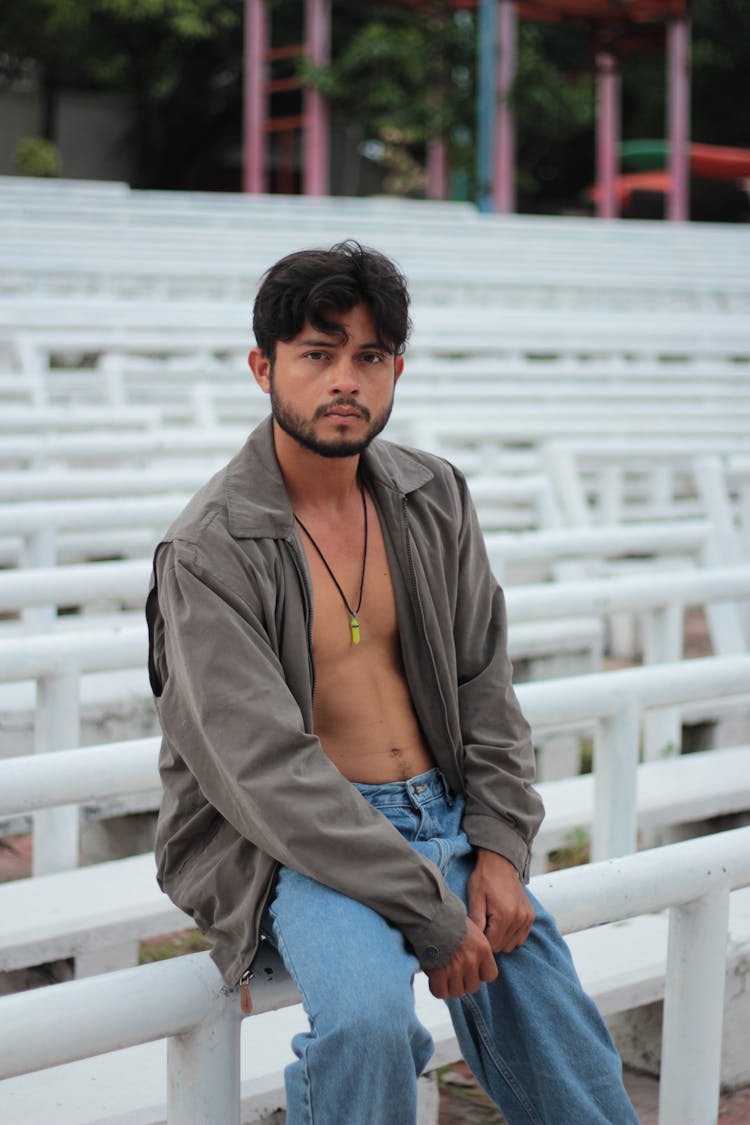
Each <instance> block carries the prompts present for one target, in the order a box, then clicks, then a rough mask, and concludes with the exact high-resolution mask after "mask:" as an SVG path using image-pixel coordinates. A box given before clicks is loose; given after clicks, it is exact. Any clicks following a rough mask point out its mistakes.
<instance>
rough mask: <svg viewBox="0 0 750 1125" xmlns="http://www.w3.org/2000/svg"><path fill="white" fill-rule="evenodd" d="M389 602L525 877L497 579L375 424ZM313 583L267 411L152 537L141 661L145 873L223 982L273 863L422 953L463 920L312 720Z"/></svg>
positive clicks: (488, 843) (473, 534)
mask: <svg viewBox="0 0 750 1125" xmlns="http://www.w3.org/2000/svg"><path fill="white" fill-rule="evenodd" d="M362 471H363V475H364V479H365V480H366V483H367V487H368V490H369V491H370V494H371V495H372V498H373V500H374V502H375V504H376V506H377V509H378V513H379V516H380V522H381V525H382V528H383V534H384V539H385V544H386V549H387V552H388V557H389V562H390V568H391V576H392V581H393V587H394V596H395V599H396V609H397V615H398V622H399V633H400V640H401V649H402V655H403V662H404V668H405V672H406V677H407V680H408V685H409V690H410V693H411V698H412V701H413V704H414V708H415V712H416V715H417V717H418V719H419V723H420V725H421V728H422V731H423V733H424V736H425V738H426V741H427V744H428V746H429V748H430V750H431V751H432V754H433V756H434V759H435V763H436V765H437V766H438V767H439V768H440V769H441V770H442V771H443V773H444V774H445V776H446V778H447V780H448V782H449V784H450V785H451V787H452V788H453V790H454V791H455V792H457V793H461V794H463V795H464V796H465V798H466V812H465V816H464V829H465V831H466V833H467V836H468V838H469V840H470V841H471V842H472V843H473V844H474V845H475V846H478V847H484V848H489V849H491V850H493V851H496V852H499V853H500V854H502V855H504V856H506V857H507V858H508V859H509V860H510V861H511V862H512V863H513V864H514V865H515V866H516V868H517V869H518V871H519V873H520V875H521V876H522V877H523V878H524V879H525V878H527V876H528V864H529V850H530V846H531V841H532V839H533V837H534V835H535V833H536V831H537V829H538V826H539V823H540V821H541V818H542V805H541V801H540V799H539V797H538V795H537V794H536V793H535V791H534V790H533V789H532V788H531V781H532V775H533V754H532V749H531V743H530V739H529V730H528V726H527V724H526V722H525V720H524V718H523V717H522V715H521V713H520V710H519V707H518V703H517V701H516V697H515V694H514V692H513V688H512V685H511V671H512V670H511V665H510V662H509V660H508V656H507V645H506V639H507V636H506V634H507V626H506V618H505V606H504V599H503V595H502V592H501V591H500V589H499V587H498V586H497V583H496V582H495V581H494V579H493V577H492V574H491V572H490V568H489V565H488V561H487V557H486V553H485V548H484V541H483V538H482V534H481V532H480V529H479V526H478V523H477V518H476V513H475V511H474V508H473V505H472V503H471V501H470V498H469V496H468V492H467V489H466V485H465V482H464V480H463V478H462V477H461V475H460V474H459V473H458V472H457V471H456V470H455V469H453V468H452V467H451V466H450V465H448V464H447V463H446V462H443V461H441V460H440V459H439V458H436V457H433V456H430V455H428V454H425V453H420V452H417V451H413V450H408V449H405V448H403V447H400V446H397V445H393V444H391V443H389V442H385V441H382V440H376V441H374V442H373V443H372V444H371V445H370V447H369V448H368V450H367V451H366V452H365V453H364V454H363V455H362ZM312 612H313V607H312V588H311V583H310V577H309V572H308V569H307V564H306V560H305V555H304V551H303V549H302V545H301V542H300V540H299V537H298V533H297V530H296V527H295V522H294V518H293V514H292V510H291V507H290V504H289V500H288V498H287V494H286V491H285V488H284V484H283V480H282V477H281V473H280V471H279V467H278V463H277V461H276V456H275V452H274V446H273V435H272V428H271V422H270V419H268V420H266V421H265V422H263V423H261V425H260V426H259V427H258V428H257V429H256V430H255V431H254V432H253V433H252V434H251V435H250V437H249V438H248V440H247V442H246V444H245V445H244V447H243V448H242V449H241V450H240V452H239V453H238V454H237V455H236V456H235V457H234V458H233V460H232V461H230V463H229V464H228V465H227V466H226V468H224V469H223V470H222V471H221V472H219V473H217V474H216V476H214V477H213V478H212V479H211V480H210V481H209V482H208V483H207V484H206V485H205V486H204V487H203V488H202V489H201V490H200V491H199V492H198V493H197V495H196V496H194V497H193V499H192V500H191V501H190V503H189V504H188V505H187V507H186V508H185V510H184V511H183V512H182V514H181V515H180V516H179V517H178V518H177V520H176V521H175V522H174V524H173V525H172V527H171V528H170V529H169V531H168V532H167V534H166V535H165V537H164V539H163V540H162V542H161V543H160V544H159V546H158V547H157V550H156V553H155V556H154V569H153V577H152V583H151V588H150V591H149V595H148V602H147V608H146V616H147V620H148V626H149V672H150V677H151V685H152V688H153V691H154V695H155V697H156V704H157V709H158V713H159V719H160V722H161V727H162V732H163V740H162V747H161V754H160V760H159V765H160V772H161V778H162V783H163V789H164V793H163V799H162V804H161V810H160V813H159V822H158V828H157V838H156V857H157V866H158V879H159V884H160V886H161V887H162V888H163V889H164V891H166V893H167V894H168V895H169V896H170V898H171V899H172V900H173V901H174V902H175V903H176V904H177V905H178V906H180V907H181V908H182V909H183V910H185V911H186V912H187V913H188V914H190V915H191V916H192V917H193V918H194V919H195V921H196V923H197V924H198V926H199V928H200V929H201V930H202V931H203V932H204V933H205V934H207V936H208V937H209V938H210V939H211V940H212V941H213V942H214V948H213V954H212V955H213V957H214V960H215V961H216V963H217V965H218V967H219V969H220V970H221V972H222V973H223V975H224V977H225V978H226V980H227V981H228V982H230V983H236V982H237V981H238V980H239V978H240V976H241V975H242V973H243V971H244V970H245V969H246V968H247V967H248V966H249V964H250V962H251V961H252V958H253V956H254V954H255V952H256V950H257V946H258V940H259V928H260V920H261V916H262V913H263V910H264V908H265V904H266V902H267V901H268V898H269V895H270V893H271V890H272V887H273V882H274V877H275V874H276V871H277V868H278V865H279V864H285V865H286V866H288V867H292V868H294V869H296V870H297V871H300V872H302V873H304V874H306V875H308V876H310V877H312V878H314V879H316V880H318V881H319V882H322V883H325V884H327V885H328V886H330V887H333V888H335V889H336V890H338V891H340V892H342V893H343V894H345V895H348V896H349V897H351V898H355V899H358V900H360V901H361V902H364V903H365V904H366V905H368V906H370V907H372V909H373V910H376V911H377V912H378V913H379V914H381V915H383V917H384V918H386V919H387V920H388V921H389V922H390V923H391V924H392V925H394V926H396V927H398V929H400V930H401V932H402V933H403V935H404V937H405V939H406V941H407V942H408V944H409V945H410V946H411V947H412V948H413V950H414V952H415V953H416V955H417V957H418V958H419V960H420V963H421V964H422V966H423V967H425V968H432V967H435V966H437V965H441V964H444V963H445V962H446V961H447V960H448V958H449V957H450V955H451V954H452V952H453V951H454V949H455V948H456V946H457V945H458V944H459V942H460V940H461V938H462V936H463V934H464V933H465V929H466V911H465V907H464V905H463V903H462V902H461V901H460V900H459V899H458V898H457V897H456V896H455V895H454V894H453V893H452V892H451V891H449V890H448V888H447V886H446V885H445V882H444V880H443V877H442V875H441V874H440V872H439V870H438V869H437V867H436V866H435V865H434V864H433V863H431V862H430V861H429V860H428V859H426V858H424V857H423V856H420V855H419V853H418V852H417V851H416V850H415V849H414V848H413V847H411V845H410V844H408V843H407V842H406V841H405V840H404V839H403V838H402V837H401V835H400V834H399V832H398V831H397V830H396V829H395V828H394V827H393V825H391V824H390V822H389V821H388V820H387V819H386V818H385V817H384V816H383V815H382V814H381V813H380V812H378V811H377V810H376V809H373V808H372V806H371V805H369V804H368V803H367V801H366V800H365V799H364V798H363V797H362V796H361V794H360V793H359V792H358V791H357V790H356V789H355V788H354V786H352V785H351V784H350V782H349V781H347V779H346V778H345V777H344V776H343V775H342V774H341V773H339V771H338V770H337V769H336V767H335V766H334V765H333V763H332V762H331V761H330V760H329V758H328V757H327V756H326V754H325V753H324V751H323V749H322V747H321V745H320V742H319V741H318V739H317V738H316V736H315V734H314V732H313V722H312V713H313V706H312V700H313V692H314V688H315V669H314V667H313V660H312V645H311V637H312Z"/></svg>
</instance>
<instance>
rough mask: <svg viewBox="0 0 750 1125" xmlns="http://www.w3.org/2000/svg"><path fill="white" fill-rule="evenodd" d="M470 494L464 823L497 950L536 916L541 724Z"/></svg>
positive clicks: (465, 570) (460, 613)
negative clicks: (529, 709)
mask: <svg viewBox="0 0 750 1125" xmlns="http://www.w3.org/2000/svg"><path fill="white" fill-rule="evenodd" d="M458 483H459V488H460V489H461V494H462V506H463V513H462V524H461V530H460V538H459V577H458V592H457V602H456V624H455V630H454V634H455V640H456V658H457V666H458V676H459V708H460V714H461V732H462V738H463V743H464V750H465V761H464V783H465V789H466V814H465V816H464V829H465V831H466V834H467V836H468V838H469V840H470V841H471V842H472V843H473V844H474V845H475V847H476V848H477V849H478V859H477V866H476V870H475V872H474V874H473V876H472V879H471V882H470V885H469V896H470V897H469V913H470V917H471V918H472V919H473V920H474V921H475V922H476V924H477V925H478V926H479V927H480V929H481V930H482V931H483V932H486V933H487V936H488V939H489V942H490V945H491V946H492V948H493V950H494V951H495V952H509V951H510V950H511V949H514V948H516V946H517V945H520V944H521V943H522V942H523V941H525V940H526V937H527V936H528V933H529V930H530V928H531V924H532V921H533V910H532V908H531V906H530V903H529V901H528V898H527V896H526V893H525V891H524V889H523V882H524V881H525V879H526V878H527V877H528V868H529V860H530V851H531V844H532V841H533V839H534V836H535V835H536V832H537V830H538V828H539V824H540V823H541V820H542V817H543V813H544V810H543V806H542V802H541V799H540V797H539V796H538V794H537V793H536V791H535V790H534V789H533V788H532V781H533V778H534V769H535V765H534V751H533V747H532V743H531V732H530V729H529V726H528V723H527V722H526V720H525V718H524V716H523V714H522V713H521V710H520V707H519V705H518V700H517V698H516V694H515V691H514V690H513V683H512V673H513V669H512V665H511V662H510V659H509V657H508V649H507V640H508V626H507V617H506V612H505V598H504V596H503V593H502V590H501V589H500V587H499V586H498V584H497V582H496V580H495V578H494V575H493V574H492V571H491V568H490V565H489V560H488V558H487V552H486V548H485V543H484V537H483V535H482V532H481V529H480V527H479V521H478V519H477V515H476V511H475V509H474V505H473V503H472V501H471V498H470V496H469V494H468V490H467V487H466V483H465V481H464V480H463V478H462V477H461V476H460V474H459V475H458Z"/></svg>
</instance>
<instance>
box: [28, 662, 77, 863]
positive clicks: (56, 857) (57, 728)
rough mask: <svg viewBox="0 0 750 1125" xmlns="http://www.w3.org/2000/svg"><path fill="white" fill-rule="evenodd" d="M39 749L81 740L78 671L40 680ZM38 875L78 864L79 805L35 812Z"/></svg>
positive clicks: (73, 744) (63, 747)
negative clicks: (77, 806)
mask: <svg viewBox="0 0 750 1125" xmlns="http://www.w3.org/2000/svg"><path fill="white" fill-rule="evenodd" d="M34 722H35V750H36V753H37V754H41V755H47V754H49V753H50V752H53V753H54V752H55V751H58V750H69V749H72V748H73V747H76V746H78V745H79V744H80V741H81V721H80V705H79V692H78V673H77V672H76V671H75V670H73V671H72V672H61V673H59V674H57V675H54V676H43V677H41V678H40V679H39V680H38V682H37V701H36V713H35V717H34ZM33 843H34V846H33V857H32V867H33V874H34V875H48V874H51V873H52V872H53V871H65V870H67V869H68V868H71V867H77V866H78V809H77V808H76V806H75V805H58V806H56V807H55V808H47V809H43V810H40V811H38V812H35V813H34V842H33Z"/></svg>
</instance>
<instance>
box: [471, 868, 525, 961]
mask: <svg viewBox="0 0 750 1125" xmlns="http://www.w3.org/2000/svg"><path fill="white" fill-rule="evenodd" d="M468 899H469V918H470V919H471V920H472V921H473V922H474V923H475V924H476V926H477V927H478V928H479V929H480V930H481V931H482V933H483V934H484V935H485V936H486V938H487V941H488V942H489V944H490V946H491V948H492V950H493V952H494V953H512V951H513V950H514V949H516V948H517V947H518V946H519V945H523V943H524V942H525V941H526V938H527V937H528V936H529V932H530V930H531V927H532V925H533V922H534V908H533V906H532V905H531V903H530V901H529V898H528V896H527V894H526V892H525V890H524V888H523V884H522V883H521V880H520V878H519V876H518V872H517V871H516V869H515V867H514V866H513V864H512V863H510V862H509V861H508V860H507V859H505V857H504V856H501V855H498V854H497V853H496V852H490V851H486V850H485V849H484V848H479V849H478V851H477V862H476V866H475V868H474V871H473V872H472V874H471V877H470V879H469V888H468ZM459 948H460V946H459Z"/></svg>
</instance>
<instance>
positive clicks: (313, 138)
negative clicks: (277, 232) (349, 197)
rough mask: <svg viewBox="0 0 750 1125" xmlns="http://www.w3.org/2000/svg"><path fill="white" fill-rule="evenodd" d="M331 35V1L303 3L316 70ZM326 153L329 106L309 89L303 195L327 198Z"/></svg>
mask: <svg viewBox="0 0 750 1125" xmlns="http://www.w3.org/2000/svg"><path fill="white" fill-rule="evenodd" d="M330 31H331V0H305V36H306V40H307V55H308V58H309V59H310V62H311V63H313V64H314V65H315V66H325V65H326V64H327V63H328V61H329V59H330V52H331V45H330V39H331V34H330ZM328 153H329V120H328V105H327V103H326V100H325V98H324V97H323V95H322V94H321V93H320V92H319V91H318V90H315V89H313V88H312V87H308V88H307V89H306V90H305V140H304V170H303V184H304V193H305V195H327V193H328V164H329V155H328Z"/></svg>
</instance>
